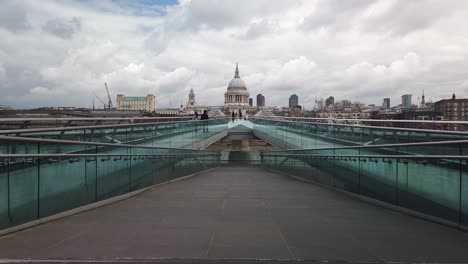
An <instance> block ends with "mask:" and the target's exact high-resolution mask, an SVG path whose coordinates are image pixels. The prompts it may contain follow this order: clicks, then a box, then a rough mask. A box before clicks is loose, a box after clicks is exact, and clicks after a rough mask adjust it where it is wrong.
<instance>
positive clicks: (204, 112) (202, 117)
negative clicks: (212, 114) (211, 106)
mask: <svg viewBox="0 0 468 264" xmlns="http://www.w3.org/2000/svg"><path fill="white" fill-rule="evenodd" d="M200 119H201V120H206V119H209V117H208V113H207V112H206V110H203V114H202V115H201V118H200Z"/></svg>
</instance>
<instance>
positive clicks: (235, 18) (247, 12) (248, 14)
mask: <svg viewBox="0 0 468 264" xmlns="http://www.w3.org/2000/svg"><path fill="white" fill-rule="evenodd" d="M298 2H299V1H297V0H294V1H292V0H291V1H275V2H274V4H272V2H271V1H270V0H257V1H250V0H238V1H224V0H197V1H190V2H188V3H186V4H185V5H183V8H182V17H183V24H182V25H183V27H184V28H195V29H200V28H213V29H217V30H220V29H223V28H225V27H235V26H242V25H246V24H248V23H249V22H250V21H251V19H253V18H256V17H258V16H268V15H275V14H281V13H283V12H285V10H287V9H288V8H291V7H292V6H294V5H295V4H297V3H298Z"/></svg>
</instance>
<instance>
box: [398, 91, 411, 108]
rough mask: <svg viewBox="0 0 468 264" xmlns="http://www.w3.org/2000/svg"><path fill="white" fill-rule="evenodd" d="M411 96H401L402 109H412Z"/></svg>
mask: <svg viewBox="0 0 468 264" xmlns="http://www.w3.org/2000/svg"><path fill="white" fill-rule="evenodd" d="M411 96H412V95H411V94H404V95H402V96H401V107H402V108H411V106H412V104H411Z"/></svg>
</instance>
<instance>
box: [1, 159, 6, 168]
mask: <svg viewBox="0 0 468 264" xmlns="http://www.w3.org/2000/svg"><path fill="white" fill-rule="evenodd" d="M7 165H8V158H3V159H1V160H0V167H3V166H7Z"/></svg>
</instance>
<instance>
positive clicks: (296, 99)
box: [289, 94, 299, 108]
mask: <svg viewBox="0 0 468 264" xmlns="http://www.w3.org/2000/svg"><path fill="white" fill-rule="evenodd" d="M298 105H299V97H298V96H297V95H296V94H293V95H291V96H290V97H289V108H295V107H297V106H298Z"/></svg>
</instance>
